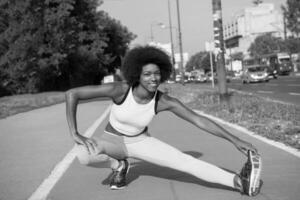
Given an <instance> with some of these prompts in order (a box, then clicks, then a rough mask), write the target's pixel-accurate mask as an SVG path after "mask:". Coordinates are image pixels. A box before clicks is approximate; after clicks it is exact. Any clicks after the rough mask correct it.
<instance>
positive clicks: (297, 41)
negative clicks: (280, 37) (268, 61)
mask: <svg viewBox="0 0 300 200" xmlns="http://www.w3.org/2000/svg"><path fill="white" fill-rule="evenodd" d="M282 43H283V44H282V47H283V51H285V52H287V53H289V54H290V55H291V54H294V53H299V52H300V38H293V37H291V38H287V39H286V40H285V41H283V42H282Z"/></svg>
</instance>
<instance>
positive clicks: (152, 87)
mask: <svg viewBox="0 0 300 200" xmlns="http://www.w3.org/2000/svg"><path fill="white" fill-rule="evenodd" d="M160 80H161V74H160V69H159V67H158V66H157V65H156V64H147V65H145V66H143V69H142V72H141V76H140V85H141V86H142V87H144V88H145V89H146V90H148V91H149V92H155V91H156V90H157V88H158V86H159V84H160Z"/></svg>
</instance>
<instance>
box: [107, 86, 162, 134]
mask: <svg viewBox="0 0 300 200" xmlns="http://www.w3.org/2000/svg"><path fill="white" fill-rule="evenodd" d="M157 96H158V95H157V91H156V93H155V95H154V97H153V99H151V101H150V102H148V103H146V104H139V103H137V102H136V100H135V99H134V97H133V93H132V87H131V88H129V90H128V91H127V92H126V94H125V96H124V98H123V100H122V101H121V102H120V103H116V102H113V104H112V106H111V111H110V115H109V123H110V125H111V126H112V127H113V128H114V129H115V130H117V131H118V132H120V133H122V134H124V135H127V136H135V135H139V134H140V133H142V132H143V131H144V130H145V129H146V128H147V126H148V124H149V123H150V122H151V120H152V119H153V117H154V116H155V114H156V105H157Z"/></svg>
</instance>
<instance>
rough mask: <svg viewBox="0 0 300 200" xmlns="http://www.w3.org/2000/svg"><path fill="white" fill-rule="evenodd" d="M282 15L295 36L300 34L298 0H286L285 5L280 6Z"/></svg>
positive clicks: (299, 5) (299, 4) (299, 7)
mask: <svg viewBox="0 0 300 200" xmlns="http://www.w3.org/2000/svg"><path fill="white" fill-rule="evenodd" d="M282 10H283V13H284V16H285V18H286V25H287V28H288V29H289V30H290V31H291V32H292V33H293V34H294V36H295V37H297V38H299V36H300V1H299V0H287V1H286V6H282Z"/></svg>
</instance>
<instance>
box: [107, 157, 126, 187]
mask: <svg viewBox="0 0 300 200" xmlns="http://www.w3.org/2000/svg"><path fill="white" fill-rule="evenodd" d="M119 163H120V164H119V167H118V168H117V169H115V170H113V174H112V180H111V183H110V189H112V190H120V189H123V188H124V187H125V186H126V175H127V173H128V170H129V162H128V161H127V160H120V161H119Z"/></svg>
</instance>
